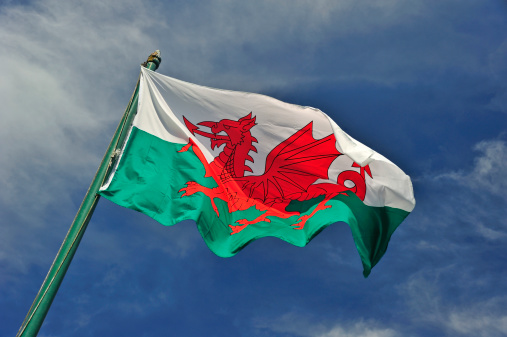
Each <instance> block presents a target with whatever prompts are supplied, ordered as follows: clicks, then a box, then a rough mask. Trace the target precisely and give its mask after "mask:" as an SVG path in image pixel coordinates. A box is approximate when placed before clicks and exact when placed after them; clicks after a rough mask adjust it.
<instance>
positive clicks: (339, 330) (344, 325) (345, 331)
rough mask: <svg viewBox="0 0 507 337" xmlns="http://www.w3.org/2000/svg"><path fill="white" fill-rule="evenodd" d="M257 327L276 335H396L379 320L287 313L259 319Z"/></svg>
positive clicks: (352, 336)
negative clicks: (333, 319) (341, 319)
mask: <svg viewBox="0 0 507 337" xmlns="http://www.w3.org/2000/svg"><path fill="white" fill-rule="evenodd" d="M254 326H255V328H256V329H259V330H261V331H262V330H268V331H270V332H271V333H274V334H276V335H280V334H283V335H285V334H288V335H290V336H300V337H396V336H402V335H401V334H399V333H398V332H397V331H396V330H393V329H391V328H387V327H385V326H382V325H381V324H380V323H379V322H374V321H367V320H363V319H358V320H355V321H350V322H340V323H336V322H326V320H325V319H324V320H323V319H322V318H321V317H319V318H317V317H312V316H311V315H303V314H297V313H294V312H290V313H287V314H285V315H283V316H281V317H276V318H275V319H272V320H269V321H268V320H259V319H257V322H256V323H255V324H254Z"/></svg>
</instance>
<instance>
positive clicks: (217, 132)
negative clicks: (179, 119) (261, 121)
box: [183, 112, 256, 150]
mask: <svg viewBox="0 0 507 337" xmlns="http://www.w3.org/2000/svg"><path fill="white" fill-rule="evenodd" d="M183 121H184V122H185V125H186V126H187V128H188V130H190V132H191V133H192V134H193V135H195V134H196V133H197V134H198V135H201V136H204V137H207V138H210V139H211V149H212V150H213V149H214V148H215V147H217V148H218V147H220V146H222V145H223V144H226V145H230V146H232V147H235V146H237V145H240V144H242V143H243V141H244V139H245V136H246V135H248V136H250V137H251V134H250V129H251V128H252V127H253V126H254V125H256V124H255V117H253V118H252V113H251V112H250V113H249V114H248V115H246V116H245V117H243V118H240V119H238V120H237V121H235V120H231V119H222V120H221V121H218V122H200V123H198V125H202V126H205V127H208V128H210V129H211V133H209V132H204V131H201V130H199V127H197V126H195V125H194V124H192V123H190V122H189V121H188V120H187V119H186V118H185V116H183Z"/></svg>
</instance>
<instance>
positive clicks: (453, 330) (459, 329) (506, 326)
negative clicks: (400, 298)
mask: <svg viewBox="0 0 507 337" xmlns="http://www.w3.org/2000/svg"><path fill="white" fill-rule="evenodd" d="M448 272H456V270H455V269H454V268H448V269H447V270H426V271H420V272H419V273H417V274H415V275H413V276H412V277H411V278H410V280H409V281H408V282H406V283H405V284H404V285H402V286H401V287H400V290H401V293H402V294H403V295H404V296H405V298H406V302H407V306H408V311H407V312H406V313H405V314H407V315H408V316H410V317H411V319H412V321H413V323H414V324H415V325H424V326H427V327H431V328H437V329H439V330H440V331H445V332H446V336H480V337H496V336H505V334H507V311H506V310H505V308H507V298H506V297H502V296H498V297H490V298H488V299H486V300H477V299H475V298H470V299H465V300H464V301H463V300H459V299H453V298H448V297H446V296H445V294H444V293H443V290H442V289H440V286H439V285H440V284H441V282H440V281H439V278H440V275H439V274H441V273H448ZM462 276H463V275H461V277H462ZM455 278H456V279H460V276H458V275H456V277H455ZM465 282H466V281H465ZM465 291H466V290H465ZM458 303H459V304H458Z"/></svg>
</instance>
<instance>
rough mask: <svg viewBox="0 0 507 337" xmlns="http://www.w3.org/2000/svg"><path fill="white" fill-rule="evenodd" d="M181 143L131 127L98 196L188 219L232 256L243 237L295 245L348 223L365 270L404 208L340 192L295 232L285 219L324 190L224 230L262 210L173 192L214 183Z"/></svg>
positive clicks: (162, 218)
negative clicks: (270, 238)
mask: <svg viewBox="0 0 507 337" xmlns="http://www.w3.org/2000/svg"><path fill="white" fill-rule="evenodd" d="M185 145H186V144H175V143H170V142H167V141H164V140H161V139H160V138H157V137H155V136H153V135H151V134H149V133H147V132H145V131H142V130H139V129H137V128H135V127H134V128H133V129H132V132H131V134H130V137H129V140H128V142H127V144H126V147H125V149H124V152H123V155H122V157H121V160H120V163H119V165H118V167H117V169H116V172H115V173H114V176H113V178H112V180H111V182H110V184H109V185H108V187H107V189H105V190H102V191H101V192H100V195H102V196H103V197H105V198H107V199H109V200H111V201H113V202H114V203H116V204H118V205H121V206H124V207H127V208H130V209H133V210H136V211H139V212H142V213H144V214H146V215H148V216H150V217H152V218H153V219H155V220H156V221H158V222H160V223H161V224H163V225H167V226H168V225H173V224H176V223H178V222H180V221H183V220H195V221H196V223H197V226H198V229H199V232H200V233H201V235H202V237H203V238H204V241H205V242H206V244H207V245H208V247H209V248H210V249H211V250H212V251H213V252H214V253H215V254H217V255H218V256H222V257H229V256H233V255H235V254H236V253H237V252H238V251H240V250H241V249H242V248H243V247H245V246H246V245H247V244H248V243H250V242H251V241H253V240H256V239H259V238H261V237H266V236H273V237H277V238H280V239H282V240H284V241H287V242H289V243H291V244H293V245H296V246H300V247H303V246H305V245H306V244H307V243H308V242H310V240H311V239H312V238H313V237H314V236H315V235H317V234H318V233H319V232H321V231H322V230H323V229H324V228H326V227H327V226H329V225H330V224H333V223H336V222H340V221H343V222H345V223H347V224H348V225H349V227H350V229H351V232H352V236H353V238H354V242H355V244H356V247H357V250H358V252H359V255H360V257H361V261H362V263H363V268H364V272H363V274H364V275H365V276H367V275H369V273H370V271H371V268H372V267H373V266H374V265H375V264H376V263H377V262H378V261H379V260H380V258H381V257H382V255H383V254H384V252H385V250H386V248H387V244H388V242H389V239H390V237H391V235H392V234H393V232H394V230H395V229H396V228H397V227H398V225H399V224H400V223H401V222H402V221H403V219H404V218H405V217H406V216H407V215H408V214H409V212H406V211H404V210H400V209H397V208H391V207H372V206H367V205H365V204H364V203H363V202H362V201H361V200H360V199H359V198H358V197H356V196H355V195H354V194H353V193H352V192H348V193H347V194H346V195H338V196H336V197H334V198H332V199H330V200H328V201H327V202H326V206H331V207H328V208H326V209H322V210H319V211H317V212H315V214H314V215H313V216H312V217H310V218H309V219H308V220H307V222H306V224H305V226H304V228H303V229H301V230H299V229H295V227H294V226H293V225H294V224H297V223H298V221H299V219H300V218H301V217H302V216H304V215H309V214H312V212H313V211H314V210H315V208H316V207H317V205H318V204H319V203H321V202H322V201H323V200H324V196H320V197H317V198H314V199H310V200H306V201H297V200H293V201H292V202H291V203H290V204H289V205H288V206H287V207H286V211H288V212H296V213H295V214H297V213H299V214H297V215H293V216H291V217H288V218H279V217H276V216H270V217H268V218H267V219H268V220H269V222H267V221H260V222H258V223H255V224H251V225H248V226H246V227H245V228H244V229H242V230H241V231H239V232H238V233H235V234H231V233H232V232H233V231H232V229H231V227H230V225H232V226H235V225H238V223H237V221H238V220H241V219H246V220H254V219H256V218H258V217H259V216H260V215H262V214H263V213H264V212H265V211H260V210H258V209H257V208H256V207H254V206H252V207H250V208H248V209H246V210H242V211H235V212H229V207H228V205H227V203H226V202H225V201H223V200H221V199H219V198H214V201H215V204H216V207H217V211H218V214H219V216H218V215H217V212H216V211H215V210H214V209H213V207H212V204H211V201H210V198H209V197H208V196H207V195H205V194H204V193H201V192H197V193H195V194H193V195H190V196H183V197H182V194H183V192H180V190H181V189H182V188H184V187H186V186H187V182H190V181H194V182H196V183H198V184H199V185H201V186H205V187H208V188H213V187H216V186H217V183H216V182H215V180H214V179H213V178H211V177H208V178H205V177H204V175H205V169H204V166H203V164H202V163H201V161H200V160H199V159H198V157H197V155H196V154H195V153H194V152H193V150H192V148H190V149H189V150H188V151H186V152H178V151H180V150H181V149H182V148H183V147H184V146H185Z"/></svg>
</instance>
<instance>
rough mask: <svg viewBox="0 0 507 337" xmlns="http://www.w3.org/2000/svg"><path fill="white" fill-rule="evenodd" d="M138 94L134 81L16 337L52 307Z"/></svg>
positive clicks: (152, 61)
mask: <svg viewBox="0 0 507 337" xmlns="http://www.w3.org/2000/svg"><path fill="white" fill-rule="evenodd" d="M160 62H161V58H160V52H159V51H158V50H157V51H155V52H154V53H152V54H151V55H150V56H149V57H148V60H147V61H146V62H145V63H143V66H144V67H146V68H148V69H150V70H156V69H157V68H158V66H159V64H160ZM138 92H139V81H137V85H136V89H135V90H134V93H133V95H132V98H131V100H130V102H129V104H128V106H127V109H126V110H125V113H124V114H123V117H122V119H121V121H120V124H119V125H118V127H117V129H116V132H115V133H114V136H113V138H112V140H111V143H110V144H109V147H108V148H107V150H106V153H105V154H104V158H103V159H102V162H101V163H100V166H99V168H98V170H97V173H96V174H95V177H94V178H93V181H92V183H91V185H90V188H89V189H88V192H87V193H86V195H85V197H84V199H83V202H82V203H81V206H80V207H79V210H78V212H77V214H76V217H75V218H74V221H73V222H72V225H71V227H70V229H69V232H68V233H67V236H66V237H65V239H64V241H63V243H62V246H61V247H60V250H59V251H58V254H57V255H56V257H55V260H54V261H53V264H52V265H51V268H50V269H49V272H48V274H47V276H46V278H45V280H44V282H43V283H42V286H41V288H40V290H39V293H38V294H37V296H36V297H35V300H34V301H33V304H32V306H31V307H30V310H29V311H28V314H27V315H26V317H25V320H24V321H23V324H22V325H21V327H20V328H19V331H18V333H17V335H16V336H17V337H21V336H23V337H32V336H37V333H38V332H39V330H40V327H41V326H42V323H43V322H44V318H45V317H46V315H47V313H48V311H49V308H50V307H51V303H53V299H54V298H55V296H56V293H57V291H58V288H59V287H60V284H61V283H62V280H63V278H64V276H65V273H66V272H67V269H68V268H69V265H70V263H71V261H72V258H73V257H74V254H75V253H76V250H77V247H78V245H79V242H80V241H81V238H82V237H83V234H84V232H85V230H86V227H87V225H88V223H89V222H90V219H91V217H92V214H93V211H94V210H95V206H96V205H97V202H98V201H99V198H100V196H99V195H98V194H97V192H98V191H99V188H100V186H101V185H102V183H103V182H104V180H105V178H106V176H107V173H108V172H109V171H110V169H111V167H112V166H113V165H112V164H113V160H114V159H115V154H116V150H117V149H118V148H121V146H122V145H123V142H124V141H125V138H126V135H127V133H128V130H129V128H130V125H131V124H132V120H133V118H134V116H135V114H136V112H137V100H138Z"/></svg>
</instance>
